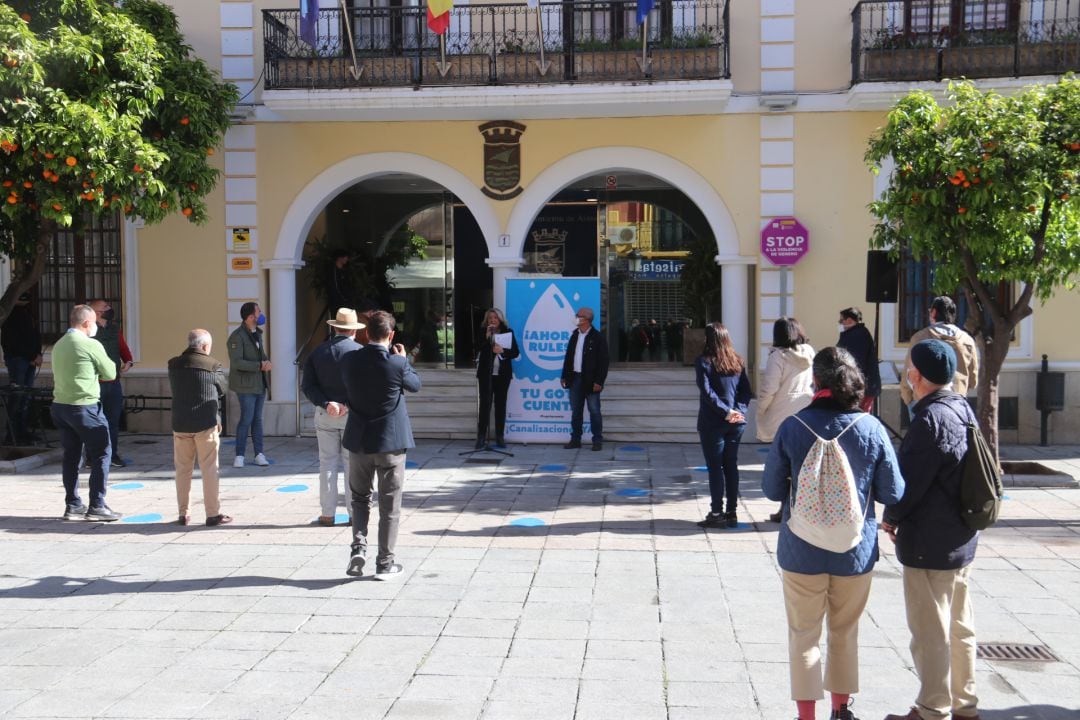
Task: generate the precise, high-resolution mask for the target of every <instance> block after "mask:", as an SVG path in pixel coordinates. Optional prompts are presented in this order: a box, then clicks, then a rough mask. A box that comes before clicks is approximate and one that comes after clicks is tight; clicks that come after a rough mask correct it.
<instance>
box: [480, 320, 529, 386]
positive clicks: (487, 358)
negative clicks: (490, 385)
mask: <svg viewBox="0 0 1080 720" xmlns="http://www.w3.org/2000/svg"><path fill="white" fill-rule="evenodd" d="M499 332H500V333H510V347H508V348H503V353H502V355H501V357H502V359H501V360H500V361H499V381H500V382H506V383H509V382H510V379H511V378H512V377H513V371H512V369H511V367H510V366H511V362H510V361H511V360H513V359H514V358H516V357H517V356H518V355H519V354H520V352H519V351H518V344H517V337H516V336H515V335H514V331H513V330H511V329H510V328H503V329H502V330H499ZM494 358H495V353H494V352H492V350H491V343H490V342H488V341H487V337H481V339H480V347H479V348H478V349H477V353H476V377H477V379H479V380H488V379H490V378H491V363H493V362H494V361H495V360H494Z"/></svg>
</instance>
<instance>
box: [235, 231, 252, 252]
mask: <svg viewBox="0 0 1080 720" xmlns="http://www.w3.org/2000/svg"><path fill="white" fill-rule="evenodd" d="M232 249H233V252H247V251H248V250H250V249H251V229H250V228H233V229H232Z"/></svg>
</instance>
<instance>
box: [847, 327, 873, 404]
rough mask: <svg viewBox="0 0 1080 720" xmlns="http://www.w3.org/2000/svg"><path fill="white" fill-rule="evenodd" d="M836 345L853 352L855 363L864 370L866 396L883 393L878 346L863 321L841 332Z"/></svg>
mask: <svg viewBox="0 0 1080 720" xmlns="http://www.w3.org/2000/svg"><path fill="white" fill-rule="evenodd" d="M836 347H841V348H844V349H845V350H847V351H848V352H849V353H851V356H852V357H854V358H855V363H856V364H857V365H858V366H859V370H861V371H862V374H863V378H864V379H865V380H866V396H867V397H877V396H878V395H881V373H880V371H879V370H878V356H877V347H876V346H875V345H874V336H873V335H871V334H870V331H869V330H867V329H866V326H865V325H863V324H862V323H858V324H857V325H855V326H854V327H852V328H850V329H848V330H845V331H844V332H842V333H840V339H839V340H837V341H836Z"/></svg>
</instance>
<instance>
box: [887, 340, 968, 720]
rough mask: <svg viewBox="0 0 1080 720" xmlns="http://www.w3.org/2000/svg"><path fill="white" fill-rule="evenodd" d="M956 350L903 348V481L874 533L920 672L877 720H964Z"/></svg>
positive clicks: (963, 542)
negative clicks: (883, 546)
mask: <svg viewBox="0 0 1080 720" xmlns="http://www.w3.org/2000/svg"><path fill="white" fill-rule="evenodd" d="M955 372H956V353H955V352H954V351H953V349H952V347H951V346H949V345H948V344H946V343H944V342H942V341H940V340H923V341H922V342H919V343H916V344H915V345H914V346H912V348H911V353H910V355H908V359H907V364H906V368H905V373H904V374H905V376H906V377H905V381H906V382H907V383H908V387H909V389H910V391H911V394H912V397H913V399H914V401H915V402H914V404H913V405H912V406H911V414H912V420H911V426H910V427H909V428H908V432H907V435H905V436H904V441H903V443H902V444H901V445H900V451H899V452H898V453H897V456H898V458H899V460H900V471H901V472H902V473H903V475H904V482H905V484H906V487H905V489H904V496H903V497H902V498H901V499H900V502H898V503H897V504H895V505H891V506H889V507H887V508H885V516H884V521H883V522H882V524H881V527H882V529H883V530H885V531H886V532H887V533H889V536H890V537H891V538H892V540H893V542H894V543H896V557H897V559H898V560H899V561H900V564H901V565H903V566H904V604H905V607H906V609H907V622H908V628H909V629H910V630H911V658H912V660H913V662H914V665H915V672H916V674H917V675H918V676H919V691H918V693H917V694H916V696H915V705H914V707H912V708H911V710H910V711H909V712H908V713H907V714H906V715H888V716H886V718H885V720H949V719H950V718H951V720H969V718H975V719H976V720H977V719H978V717H979V712H978V698H977V697H976V695H975V619H974V613H973V611H972V606H971V600H970V598H969V596H968V582H969V578H970V570H971V567H970V565H971V562H972V561H973V560H974V559H975V549H976V547H977V545H978V541H979V535H978V533H977V532H975V531H974V530H971V529H970V528H968V526H967V524H965V523H964V520H963V518H962V517H961V515H960V479H961V476H962V475H963V467H964V466H963V459H964V454H965V453H966V452H967V444H968V443H967V423H969V422H970V423H974V422H975V415H974V413H972V412H971V406H969V405H968V403H967V400H966V399H965V398H964V397H963V396H962V395H960V394H958V393H955V392H953V391H952V385H951V383H952V381H953V374H954V373H955Z"/></svg>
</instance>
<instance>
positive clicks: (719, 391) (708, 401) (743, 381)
mask: <svg viewBox="0 0 1080 720" xmlns="http://www.w3.org/2000/svg"><path fill="white" fill-rule="evenodd" d="M695 370H696V372H697V386H698V390H700V391H701V392H700V393H699V395H700V401H699V403H698V416H697V429H698V430H699V431H701V430H705V429H708V428H717V427H722V426H724V425H728V424H730V423H728V421H727V416H728V413H729V412H731V411H732V410H738V411H739V412H741V413H742V414H743V415H746V408H747V407H748V406H749V405H750V397H751V392H750V378H748V377H747V376H746V369H745V368H744V369H742V370H740V371H739V372H737V373H732V374H730V375H724V374H723V373H721V372H719V371H718V370H717V369H716V367H715V366H714V365H713V364H712V361H711V360H710V359H709V358H707V357H704V356H702V357H699V358H698V359H697V363H696V366H695Z"/></svg>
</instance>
